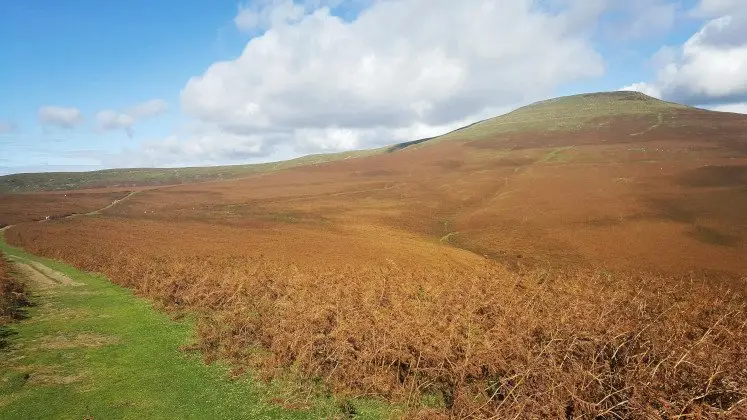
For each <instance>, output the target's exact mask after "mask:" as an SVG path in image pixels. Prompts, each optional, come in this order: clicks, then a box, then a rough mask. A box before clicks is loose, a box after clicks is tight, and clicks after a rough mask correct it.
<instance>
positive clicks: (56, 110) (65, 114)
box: [38, 106, 84, 130]
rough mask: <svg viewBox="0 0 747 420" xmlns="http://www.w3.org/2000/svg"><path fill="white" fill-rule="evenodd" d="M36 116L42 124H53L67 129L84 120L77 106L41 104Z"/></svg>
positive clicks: (46, 125)
mask: <svg viewBox="0 0 747 420" xmlns="http://www.w3.org/2000/svg"><path fill="white" fill-rule="evenodd" d="M38 118H39V123H40V124H41V125H42V126H45V127H48V126H55V127H60V128H65V129H68V130H72V129H73V128H75V126H77V125H78V124H80V123H82V122H83V120H84V118H83V113H82V112H80V110H79V109H78V108H65V107H59V106H43V107H41V108H39V113H38Z"/></svg>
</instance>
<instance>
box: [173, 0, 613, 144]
mask: <svg viewBox="0 0 747 420" xmlns="http://www.w3.org/2000/svg"><path fill="white" fill-rule="evenodd" d="M338 3H339V1H336V2H330V1H316V2H305V3H303V4H296V3H293V2H291V1H289V0H288V1H264V2H261V3H253V4H254V6H248V7H244V8H242V9H241V10H240V12H239V15H238V16H237V18H236V24H237V26H239V27H240V28H241V29H244V30H247V31H258V32H259V33H260V34H259V35H257V36H255V37H254V38H253V39H251V40H250V41H249V42H248V43H247V45H246V47H245V49H244V51H243V53H242V54H241V56H240V57H239V58H237V59H235V60H232V61H224V62H219V63H215V64H213V65H212V66H210V68H208V69H207V71H206V72H205V73H204V74H202V75H201V76H198V77H194V78H192V79H191V80H190V81H189V82H188V83H187V85H186V86H185V88H184V89H183V91H182V95H181V101H182V108H183V110H184V111H185V112H186V113H187V114H188V115H190V116H193V117H195V118H196V119H198V120H199V121H201V122H203V123H205V124H210V125H213V126H215V127H216V129H217V130H218V131H221V132H225V133H232V134H235V135H238V136H244V137H246V136H257V139H258V141H260V142H264V143H266V144H267V146H265V147H264V148H263V149H262V150H265V151H267V150H272V149H273V148H274V147H275V146H282V145H290V146H291V147H293V148H295V149H296V150H298V151H299V152H312V151H332V150H344V149H348V148H363V147H373V146H378V145H382V144H391V143H394V142H396V141H399V140H411V139H412V138H407V139H401V138H398V137H400V135H401V134H402V133H405V132H408V131H411V130H413V127H418V129H417V130H418V131H419V132H433V131H435V129H438V128H443V127H451V126H453V125H454V124H456V123H459V122H461V121H469V122H471V121H474V120H475V119H476V118H477V117H478V116H483V115H485V113H486V110H488V109H496V108H501V109H503V108H506V107H510V106H514V105H517V104H521V103H525V102H527V101H530V100H534V99H538V98H543V97H546V96H548V95H550V94H552V92H553V91H554V90H555V89H556V88H557V87H558V86H559V85H561V84H563V83H566V82H569V81H573V80H579V79H586V78H590V77H595V76H599V75H601V74H602V73H603V63H602V59H601V57H600V56H599V54H597V53H596V51H594V49H593V48H592V45H591V43H590V42H589V40H588V35H589V32H590V31H591V29H590V28H593V26H594V25H595V23H596V16H597V15H598V13H600V12H601V9H602V8H601V7H600V8H590V7H589V6H588V2H574V4H576V3H577V5H578V7H570V8H568V7H566V8H561V9H559V10H554V11H552V12H550V11H547V10H545V9H543V8H542V7H540V6H539V5H538V4H537V3H536V2H535V1H532V0H464V1H460V2H455V1H451V0H412V1H407V2H401V1H378V2H373V3H372V5H371V6H370V7H369V8H367V9H365V10H362V11H361V12H360V14H359V15H358V16H357V18H355V19H354V20H352V21H344V20H342V19H340V18H338V17H335V16H332V15H331V13H330V10H329V8H328V7H327V6H335V5H336V4H338ZM320 6H321V7H320ZM434 134H435V133H434ZM220 138H223V137H220ZM217 139H218V137H215V138H213V139H212V140H213V141H216V142H217V141H218V140H217ZM207 141H210V139H207V140H206V141H205V142H202V143H201V144H202V145H203V149H206V148H207ZM215 147H216V148H218V149H223V145H222V144H215Z"/></svg>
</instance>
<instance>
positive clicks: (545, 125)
mask: <svg viewBox="0 0 747 420" xmlns="http://www.w3.org/2000/svg"><path fill="white" fill-rule="evenodd" d="M686 109H692V108H687V107H685V106H683V105H678V104H673V103H669V102H663V101H659V100H657V99H654V98H651V97H648V96H646V95H643V94H641V93H637V92H611V93H594V94H584V95H576V96H569V97H563V98H557V99H551V100H547V101H542V102H537V103H535V104H532V105H528V106H525V107H522V108H519V109H517V110H515V111H513V112H510V113H508V114H506V115H502V116H499V117H496V118H491V119H488V120H485V121H481V122H478V123H475V124H472V125H470V126H467V127H463V128H460V129H458V130H456V131H454V132H451V133H448V134H446V135H443V136H439V137H434V138H428V139H420V140H414V141H410V142H405V143H400V144H396V145H393V146H391V147H388V148H382V149H376V150H369V151H354V152H342V153H333V154H320V155H311V156H305V157H301V158H298V159H293V160H289V161H284V162H275V163H263V164H250V165H229V166H212V167H189V168H134V169H107V170H100V171H91V172H46V173H24V174H13V175H5V176H0V194H2V193H20V192H31V191H60V190H76V189H87V188H102V187H133V186H149V185H170V184H182V183H190V182H200V181H212V180H220V179H232V178H240V177H245V176H250V175H253V174H258V173H265V172H272V171H276V170H280V169H288V168H292V167H296V166H305V165H310V164H319V163H325V162H330V161H336V160H343V159H348V158H353V157H361V156H369V155H372V154H377V153H381V152H384V151H388V152H390V153H391V152H396V151H399V150H402V149H405V148H408V147H412V146H414V145H424V143H426V142H427V143H431V144H432V143H435V142H437V141H441V140H456V139H462V140H464V139H471V140H476V139H483V138H487V137H490V136H494V135H497V134H500V133H511V132H514V133H515V132H522V131H539V130H549V131H558V130H574V129H575V130H578V129H580V128H583V127H586V124H590V123H592V124H593V122H594V121H595V120H600V119H604V118H618V117H621V116H647V117H649V118H652V117H653V116H655V115H660V114H667V113H671V112H673V111H676V110H686ZM587 128H589V127H587Z"/></svg>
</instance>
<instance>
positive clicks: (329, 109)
mask: <svg viewBox="0 0 747 420" xmlns="http://www.w3.org/2000/svg"><path fill="white" fill-rule="evenodd" d="M614 90H637V91H641V92H644V93H646V94H649V95H652V96H655V97H657V98H661V99H665V100H670V101H675V102H680V103H686V104H689V105H695V106H701V107H705V108H709V109H714V110H718V111H727V112H740V113H747V1H745V0H689V1H672V0H626V1H620V0H460V1H453V0H252V1H248V2H237V1H226V0H210V1H208V0H199V1H198V0H178V1H177V0H159V1H151V0H128V1H127V2H111V1H105V2H104V1H99V0H67V1H64V2H63V1H58V0H0V174H7V173H17V172H44V171H60V170H62V171H80V170H94V169H103V168H115V167H173V166H202V165H216V164H238V163H255V162H267V161H276V160H283V159H288V158H292V157H296V156H300V155H305V154H311V153H327V152H336V151H343V150H352V149H364V148H375V147H380V146H383V145H388V144H393V143H397V142H401V141H408V140H414V139H418V138H422V137H427V136H432V135H437V134H440V133H444V132H447V131H450V130H452V129H454V128H458V127H460V126H463V125H466V124H468V123H471V122H474V121H478V120H481V119H484V118H489V117H492V116H495V115H499V114H502V113H505V112H507V111H510V110H511V109H514V108H516V107H518V106H521V105H525V104H527V103H531V102H534V101H537V100H541V99H546V98H549V97H555V96H562V95H569V94H575V93H584V92H596V91H614Z"/></svg>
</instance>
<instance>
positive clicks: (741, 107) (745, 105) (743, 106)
mask: <svg viewBox="0 0 747 420" xmlns="http://www.w3.org/2000/svg"><path fill="white" fill-rule="evenodd" d="M709 109H711V110H712V111H719V112H734V113H737V114H747V102H742V103H736V104H726V105H716V106H711V107H709Z"/></svg>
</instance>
